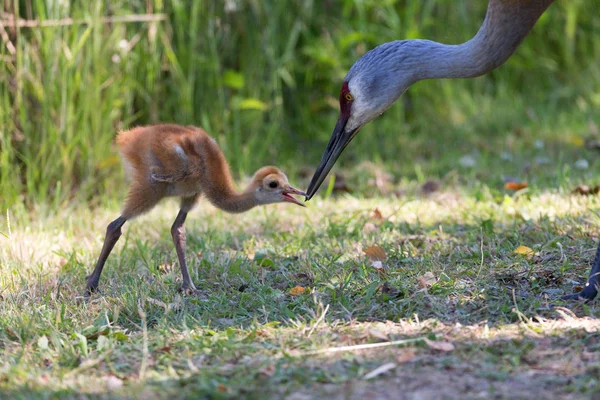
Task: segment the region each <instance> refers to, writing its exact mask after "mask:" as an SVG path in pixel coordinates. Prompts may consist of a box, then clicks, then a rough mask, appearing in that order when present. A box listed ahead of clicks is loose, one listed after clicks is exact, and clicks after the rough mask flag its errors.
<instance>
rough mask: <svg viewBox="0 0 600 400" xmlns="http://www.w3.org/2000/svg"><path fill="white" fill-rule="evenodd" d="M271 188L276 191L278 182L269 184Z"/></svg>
mask: <svg viewBox="0 0 600 400" xmlns="http://www.w3.org/2000/svg"><path fill="white" fill-rule="evenodd" d="M269 187H270V188H271V189H275V188H276V187H277V182H275V181H273V182H269Z"/></svg>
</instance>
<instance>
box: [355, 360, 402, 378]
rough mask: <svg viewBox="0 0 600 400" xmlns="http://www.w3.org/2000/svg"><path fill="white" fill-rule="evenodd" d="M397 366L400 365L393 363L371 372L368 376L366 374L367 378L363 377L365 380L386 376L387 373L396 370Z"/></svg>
mask: <svg viewBox="0 0 600 400" xmlns="http://www.w3.org/2000/svg"><path fill="white" fill-rule="evenodd" d="M397 366H398V365H397V364H396V363H392V362H391V363H387V364H383V365H382V366H379V367H377V368H375V369H374V370H373V371H371V372H369V373H368V374H366V375H365V376H363V379H373V378H375V377H377V376H379V375H381V374H385V373H386V372H388V371H390V370H392V369H394V368H396V367H397Z"/></svg>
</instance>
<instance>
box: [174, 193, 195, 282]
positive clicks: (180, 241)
mask: <svg viewBox="0 0 600 400" xmlns="http://www.w3.org/2000/svg"><path fill="white" fill-rule="evenodd" d="M197 199H198V196H194V197H185V198H183V199H182V200H181V209H180V210H179V214H177V218H175V222H173V226H172V227H171V236H172V237H173V243H174V244H175V251H177V258H178V259H179V267H180V268H181V276H182V278H183V284H182V285H181V290H182V291H186V292H197V291H198V290H197V289H196V287H195V286H194V283H193V282H192V279H191V278H190V273H189V271H188V267H187V262H186V260H185V244H186V236H185V225H184V223H185V219H186V217H187V214H188V211H190V210H191V209H192V207H194V205H195V204H196V200H197Z"/></svg>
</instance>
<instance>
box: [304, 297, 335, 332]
mask: <svg viewBox="0 0 600 400" xmlns="http://www.w3.org/2000/svg"><path fill="white" fill-rule="evenodd" d="M327 311H329V304H327V306H326V307H325V310H324V311H323V312H322V313H321V316H320V317H319V318H318V319H317V320H316V321H315V324H314V325H313V326H312V328H310V331H309V332H308V335H307V336H306V337H310V335H312V334H313V332H314V331H315V329H317V326H318V325H319V324H320V323H321V321H323V318H325V315H326V314H327Z"/></svg>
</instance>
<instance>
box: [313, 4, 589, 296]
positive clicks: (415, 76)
mask: <svg viewBox="0 0 600 400" xmlns="http://www.w3.org/2000/svg"><path fill="white" fill-rule="evenodd" d="M553 1H554V0H489V3H488V9H487V12H486V15H485V20H484V21H483V25H482V26H481V28H480V29H479V31H478V32H477V34H476V35H475V37H473V38H472V39H471V40H469V41H468V42H465V43H462V44H458V45H447V44H441V43H437V42H432V41H430V40H397V41H393V42H389V43H384V44H382V45H380V46H378V47H376V48H374V49H373V50H371V51H369V52H367V53H366V54H365V55H363V56H362V57H361V58H360V59H359V60H358V61H357V62H356V63H355V64H354V65H353V66H352V68H350V71H349V72H348V74H347V75H346V77H345V79H344V81H343V83H342V88H341V91H340V115H339V117H338V120H337V123H336V125H335V128H334V129H333V133H332V135H331V139H330V140H329V144H328V145H327V148H326V149H325V152H324V154H323V157H322V159H321V162H320V163H319V166H318V167H317V170H316V171H315V174H314V175H313V177H312V180H311V182H310V185H309V187H308V191H307V193H308V196H307V198H306V199H307V200H310V199H311V198H312V197H313V196H314V194H315V193H316V191H317V190H318V189H319V187H320V186H321V183H322V182H323V180H324V179H325V177H326V176H327V174H328V173H329V171H330V170H331V168H332V167H333V165H334V164H335V162H336V161H337V159H338V157H339V156H340V154H341V153H342V151H343V150H344V149H345V148H346V146H347V145H348V144H349V143H350V141H351V140H352V139H353V138H354V137H355V136H356V134H357V133H358V131H359V130H360V128H361V127H362V126H364V125H365V124H367V123H369V122H371V121H372V120H374V119H375V118H377V117H378V116H380V115H381V114H382V113H383V112H384V111H385V110H387V109H388V108H389V107H390V106H391V105H392V104H393V103H394V102H395V101H396V100H398V98H399V97H400V96H401V95H402V93H404V91H405V90H406V89H408V87H409V86H410V85H412V84H413V83H415V82H417V81H420V80H424V79H434V78H473V77H476V76H480V75H483V74H485V73H487V72H489V71H491V70H493V69H494V68H497V67H499V66H501V65H502V64H503V63H504V62H505V61H506V60H507V59H508V58H509V57H510V56H511V55H512V54H513V53H514V52H515V50H516V49H517V47H519V45H520V44H521V42H522V41H523V39H524V38H525V36H526V35H527V33H528V32H529V31H530V30H531V28H533V26H534V25H535V23H536V21H537V20H538V18H539V17H540V16H541V15H542V14H543V13H544V11H546V9H547V8H548V7H549V6H550V5H551V4H552V3H553ZM599 284H600V246H599V247H598V252H597V253H596V259H595V261H594V264H593V267H592V271H591V273H590V277H589V279H588V282H587V285H586V286H585V288H584V289H583V291H582V292H580V293H578V294H576V295H570V296H566V297H568V298H582V299H587V300H590V299H593V298H594V297H595V296H596V294H597V288H596V286H598V285H599Z"/></svg>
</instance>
